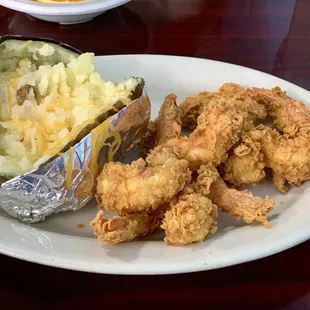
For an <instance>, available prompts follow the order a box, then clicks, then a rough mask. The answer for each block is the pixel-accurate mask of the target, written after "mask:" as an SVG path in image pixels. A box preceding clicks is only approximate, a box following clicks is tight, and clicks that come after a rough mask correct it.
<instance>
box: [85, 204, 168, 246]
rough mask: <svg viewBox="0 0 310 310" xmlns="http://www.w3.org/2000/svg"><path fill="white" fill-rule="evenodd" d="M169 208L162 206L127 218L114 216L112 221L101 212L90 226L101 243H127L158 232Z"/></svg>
mask: <svg viewBox="0 0 310 310" xmlns="http://www.w3.org/2000/svg"><path fill="white" fill-rule="evenodd" d="M168 207H169V204H167V205H162V206H160V207H158V208H157V209H156V210H154V211H151V212H149V213H147V212H137V213H132V214H129V215H126V216H114V217H112V218H111V219H105V218H104V211H103V210H99V211H98V213H97V215H96V217H95V218H94V219H93V220H92V221H91V224H90V226H91V227H92V228H93V229H94V234H95V236H97V238H98V240H99V241H101V242H108V243H113V244H116V243H120V242H127V241H131V240H134V239H136V238H139V237H142V236H145V235H147V234H151V233H152V232H153V231H154V230H156V229H157V228H158V227H159V226H160V225H161V223H162V220H163V217H164V214H165V211H166V210H167V208H168Z"/></svg>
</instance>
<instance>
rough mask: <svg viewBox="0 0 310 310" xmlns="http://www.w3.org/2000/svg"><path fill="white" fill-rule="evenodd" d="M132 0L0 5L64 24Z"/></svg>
mask: <svg viewBox="0 0 310 310" xmlns="http://www.w3.org/2000/svg"><path fill="white" fill-rule="evenodd" d="M129 1H130V0H83V1H81V2H76V3H59V4H57V3H40V2H37V1H33V0H0V5H2V6H4V7H7V8H9V9H12V10H15V11H19V12H24V13H28V14H29V15H31V16H34V17H36V18H38V19H42V20H46V21H49V22H55V23H59V24H63V25H70V24H78V23H84V22H87V21H89V20H91V19H93V18H95V17H96V16H98V15H100V14H102V13H103V12H105V11H107V10H110V9H113V8H116V7H118V6H121V5H123V4H125V3H127V2H129Z"/></svg>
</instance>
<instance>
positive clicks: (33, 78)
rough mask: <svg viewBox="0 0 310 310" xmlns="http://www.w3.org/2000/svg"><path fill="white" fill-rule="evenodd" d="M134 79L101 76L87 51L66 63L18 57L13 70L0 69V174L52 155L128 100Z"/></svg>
mask: <svg viewBox="0 0 310 310" xmlns="http://www.w3.org/2000/svg"><path fill="white" fill-rule="evenodd" d="M47 52H48V49H47ZM138 83H139V80H138V79H134V78H130V79H127V80H123V81H121V82H119V83H116V84H114V83H112V82H110V81H104V80H103V79H102V78H101V77H100V75H99V74H98V73H96V72H95V70H94V64H93V54H91V53H85V54H82V55H80V56H78V57H77V58H74V59H72V60H71V61H70V62H69V63H68V64H67V65H65V64H64V63H58V64H56V65H53V66H51V65H48V64H45V65H41V66H39V67H37V66H36V65H35V64H34V63H33V62H32V61H31V59H29V58H27V59H22V60H20V61H19V63H18V67H17V68H16V70H13V71H11V72H10V71H6V72H5V73H0V103H1V105H0V175H2V176H6V177H14V176H17V175H21V174H23V173H26V172H29V171H31V170H33V169H35V168H37V167H38V166H39V165H40V164H42V163H43V162H44V161H45V160H47V159H48V158H51V157H53V156H55V155H57V154H58V153H59V152H60V151H61V150H62V149H63V148H64V147H65V146H66V145H67V144H68V143H69V142H70V141H73V140H74V139H75V138H76V137H77V136H78V134H79V132H80V131H81V130H82V129H83V128H84V127H85V126H87V125H89V124H91V123H92V122H93V121H94V120H95V119H96V118H97V117H98V116H99V115H101V114H102V113H104V112H105V111H107V110H109V109H111V108H112V107H113V104H114V103H115V102H117V101H121V102H123V104H124V105H127V104H128V103H130V102H131V100H130V99H129V97H130V94H131V93H132V91H133V90H134V89H135V88H136V86H137V85H138Z"/></svg>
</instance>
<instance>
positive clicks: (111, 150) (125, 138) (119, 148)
mask: <svg viewBox="0 0 310 310" xmlns="http://www.w3.org/2000/svg"><path fill="white" fill-rule="evenodd" d="M150 113H151V106H150V101H149V99H148V96H147V94H146V93H145V92H144V93H143V94H142V95H141V96H140V97H139V98H138V99H135V100H134V101H132V103H131V104H129V105H128V106H126V107H124V108H123V109H121V110H120V111H119V112H118V113H116V114H114V115H113V116H111V117H109V118H108V119H107V120H105V121H104V122H103V123H102V124H101V125H99V126H97V127H96V128H95V129H94V130H92V131H91V132H90V133H89V134H88V135H87V136H86V137H84V138H83V139H82V140H81V141H80V142H79V143H77V144H76V145H74V146H73V147H71V148H70V149H69V150H68V151H67V152H65V153H64V154H61V155H59V156H58V157H56V158H54V159H53V160H52V161H50V162H48V163H47V164H45V165H44V166H42V167H40V168H39V169H37V170H35V171H33V172H30V173H27V174H24V175H22V176H18V177H15V178H13V179H11V180H9V181H6V182H4V183H2V184H1V187H0V208H1V209H3V210H4V211H5V212H6V213H8V214H9V215H11V216H12V217H14V218H17V219H19V220H20V221H22V222H25V223H36V222H39V221H43V220H45V218H46V217H47V216H49V215H52V214H54V213H58V212H63V211H76V210H78V209H80V208H82V207H83V206H85V205H86V204H87V202H88V201H89V200H91V199H92V198H93V196H94V189H95V185H96V177H97V175H98V173H99V172H100V170H101V169H102V166H103V165H104V163H106V162H108V161H111V160H113V161H116V160H120V159H122V158H124V156H125V155H126V153H127V152H128V151H129V150H130V149H131V148H132V147H133V146H135V145H136V144H137V143H138V142H139V140H140V138H141V136H142V135H143V133H144V132H145V130H146V128H147V125H148V122H149V119H150Z"/></svg>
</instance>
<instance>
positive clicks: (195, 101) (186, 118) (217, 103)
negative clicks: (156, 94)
mask: <svg viewBox="0 0 310 310" xmlns="http://www.w3.org/2000/svg"><path fill="white" fill-rule="evenodd" d="M205 107H210V108H211V107H214V108H217V107H218V108H220V109H222V108H225V109H229V110H234V111H236V112H237V113H241V114H246V117H247V119H248V120H254V119H256V118H259V119H265V118H266V109H265V107H264V106H263V105H261V104H259V103H258V102H257V101H256V100H255V99H254V98H253V95H252V93H251V92H249V91H248V90H245V89H243V88H242V87H240V86H239V85H237V84H235V83H225V84H223V85H222V86H221V87H220V88H219V90H218V92H213V93H212V92H201V93H198V94H196V95H192V96H188V97H187V98H186V99H185V100H184V101H183V102H182V103H181V104H180V105H179V110H180V113H181V122H182V125H183V126H184V127H189V128H191V129H194V128H195V127H196V125H197V119H198V116H199V115H200V114H201V113H202V112H203V110H204V108H205Z"/></svg>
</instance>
